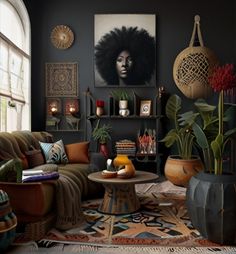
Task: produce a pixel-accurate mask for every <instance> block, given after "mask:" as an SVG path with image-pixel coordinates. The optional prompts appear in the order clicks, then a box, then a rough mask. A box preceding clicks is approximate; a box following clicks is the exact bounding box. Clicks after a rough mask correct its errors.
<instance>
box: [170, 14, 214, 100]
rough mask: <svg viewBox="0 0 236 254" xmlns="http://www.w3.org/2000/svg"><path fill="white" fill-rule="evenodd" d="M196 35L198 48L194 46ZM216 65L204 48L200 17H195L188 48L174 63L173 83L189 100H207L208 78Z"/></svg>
mask: <svg viewBox="0 0 236 254" xmlns="http://www.w3.org/2000/svg"><path fill="white" fill-rule="evenodd" d="M196 33H197V36H198V40H199V44H200V46H194V39H195V37H196ZM216 64H218V60H217V57H216V55H215V54H214V52H213V51H212V50H211V49H209V48H207V47H204V43H203V39H202V35H201V30H200V16H198V15H196V16H195V17H194V27H193V33H192V37H191V40H190V43H189V47H187V48H186V49H184V50H183V51H181V52H180V53H179V55H178V56H177V57H176V59H175V62H174V67H173V78H174V81H175V83H176V85H177V87H178V88H179V89H180V91H181V92H182V93H183V94H184V95H185V96H186V97H188V98H191V99H196V98H207V97H209V95H210V94H211V92H212V89H211V87H210V86H209V83H208V76H209V74H210V73H211V72H212V69H213V67H214V66H215V65H216Z"/></svg>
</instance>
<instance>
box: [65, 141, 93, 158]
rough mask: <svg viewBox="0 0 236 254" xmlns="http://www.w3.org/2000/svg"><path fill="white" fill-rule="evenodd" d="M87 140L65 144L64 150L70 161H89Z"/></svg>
mask: <svg viewBox="0 0 236 254" xmlns="http://www.w3.org/2000/svg"><path fill="white" fill-rule="evenodd" d="M88 149H89V142H79V143H73V144H68V145H65V151H66V154H67V157H68V160H69V162H70V163H89V150H88Z"/></svg>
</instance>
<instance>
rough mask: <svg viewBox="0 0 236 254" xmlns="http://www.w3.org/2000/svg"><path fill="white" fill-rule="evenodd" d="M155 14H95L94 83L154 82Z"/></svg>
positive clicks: (127, 84) (137, 84)
mask: <svg viewBox="0 0 236 254" xmlns="http://www.w3.org/2000/svg"><path fill="white" fill-rule="evenodd" d="M155 56H156V16H155V15H154V14H96V15H95V16H94V83H95V87H127V88H128V87H155V86H156V57H155Z"/></svg>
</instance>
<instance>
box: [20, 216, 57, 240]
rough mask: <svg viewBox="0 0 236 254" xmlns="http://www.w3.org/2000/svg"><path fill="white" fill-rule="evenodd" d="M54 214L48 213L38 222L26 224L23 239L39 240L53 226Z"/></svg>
mask: <svg viewBox="0 0 236 254" xmlns="http://www.w3.org/2000/svg"><path fill="white" fill-rule="evenodd" d="M55 219H56V217H55V214H54V213H50V214H48V215H47V216H45V217H43V219H41V220H40V221H37V222H32V223H27V224H26V225H25V230H24V237H25V238H27V239H30V240H34V241H37V240H40V239H42V238H43V237H44V236H45V235H46V233H47V232H48V231H49V230H50V229H51V228H52V227H53V226H54V224H55Z"/></svg>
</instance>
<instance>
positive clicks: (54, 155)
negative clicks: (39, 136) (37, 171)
mask: <svg viewBox="0 0 236 254" xmlns="http://www.w3.org/2000/svg"><path fill="white" fill-rule="evenodd" d="M39 144H40V146H41V148H42V150H43V152H44V155H45V158H46V162H47V163H62V164H65V163H68V158H67V156H66V153H65V149H64V144H63V141H62V140H59V141H57V142H55V143H43V142H40V141H39Z"/></svg>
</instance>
